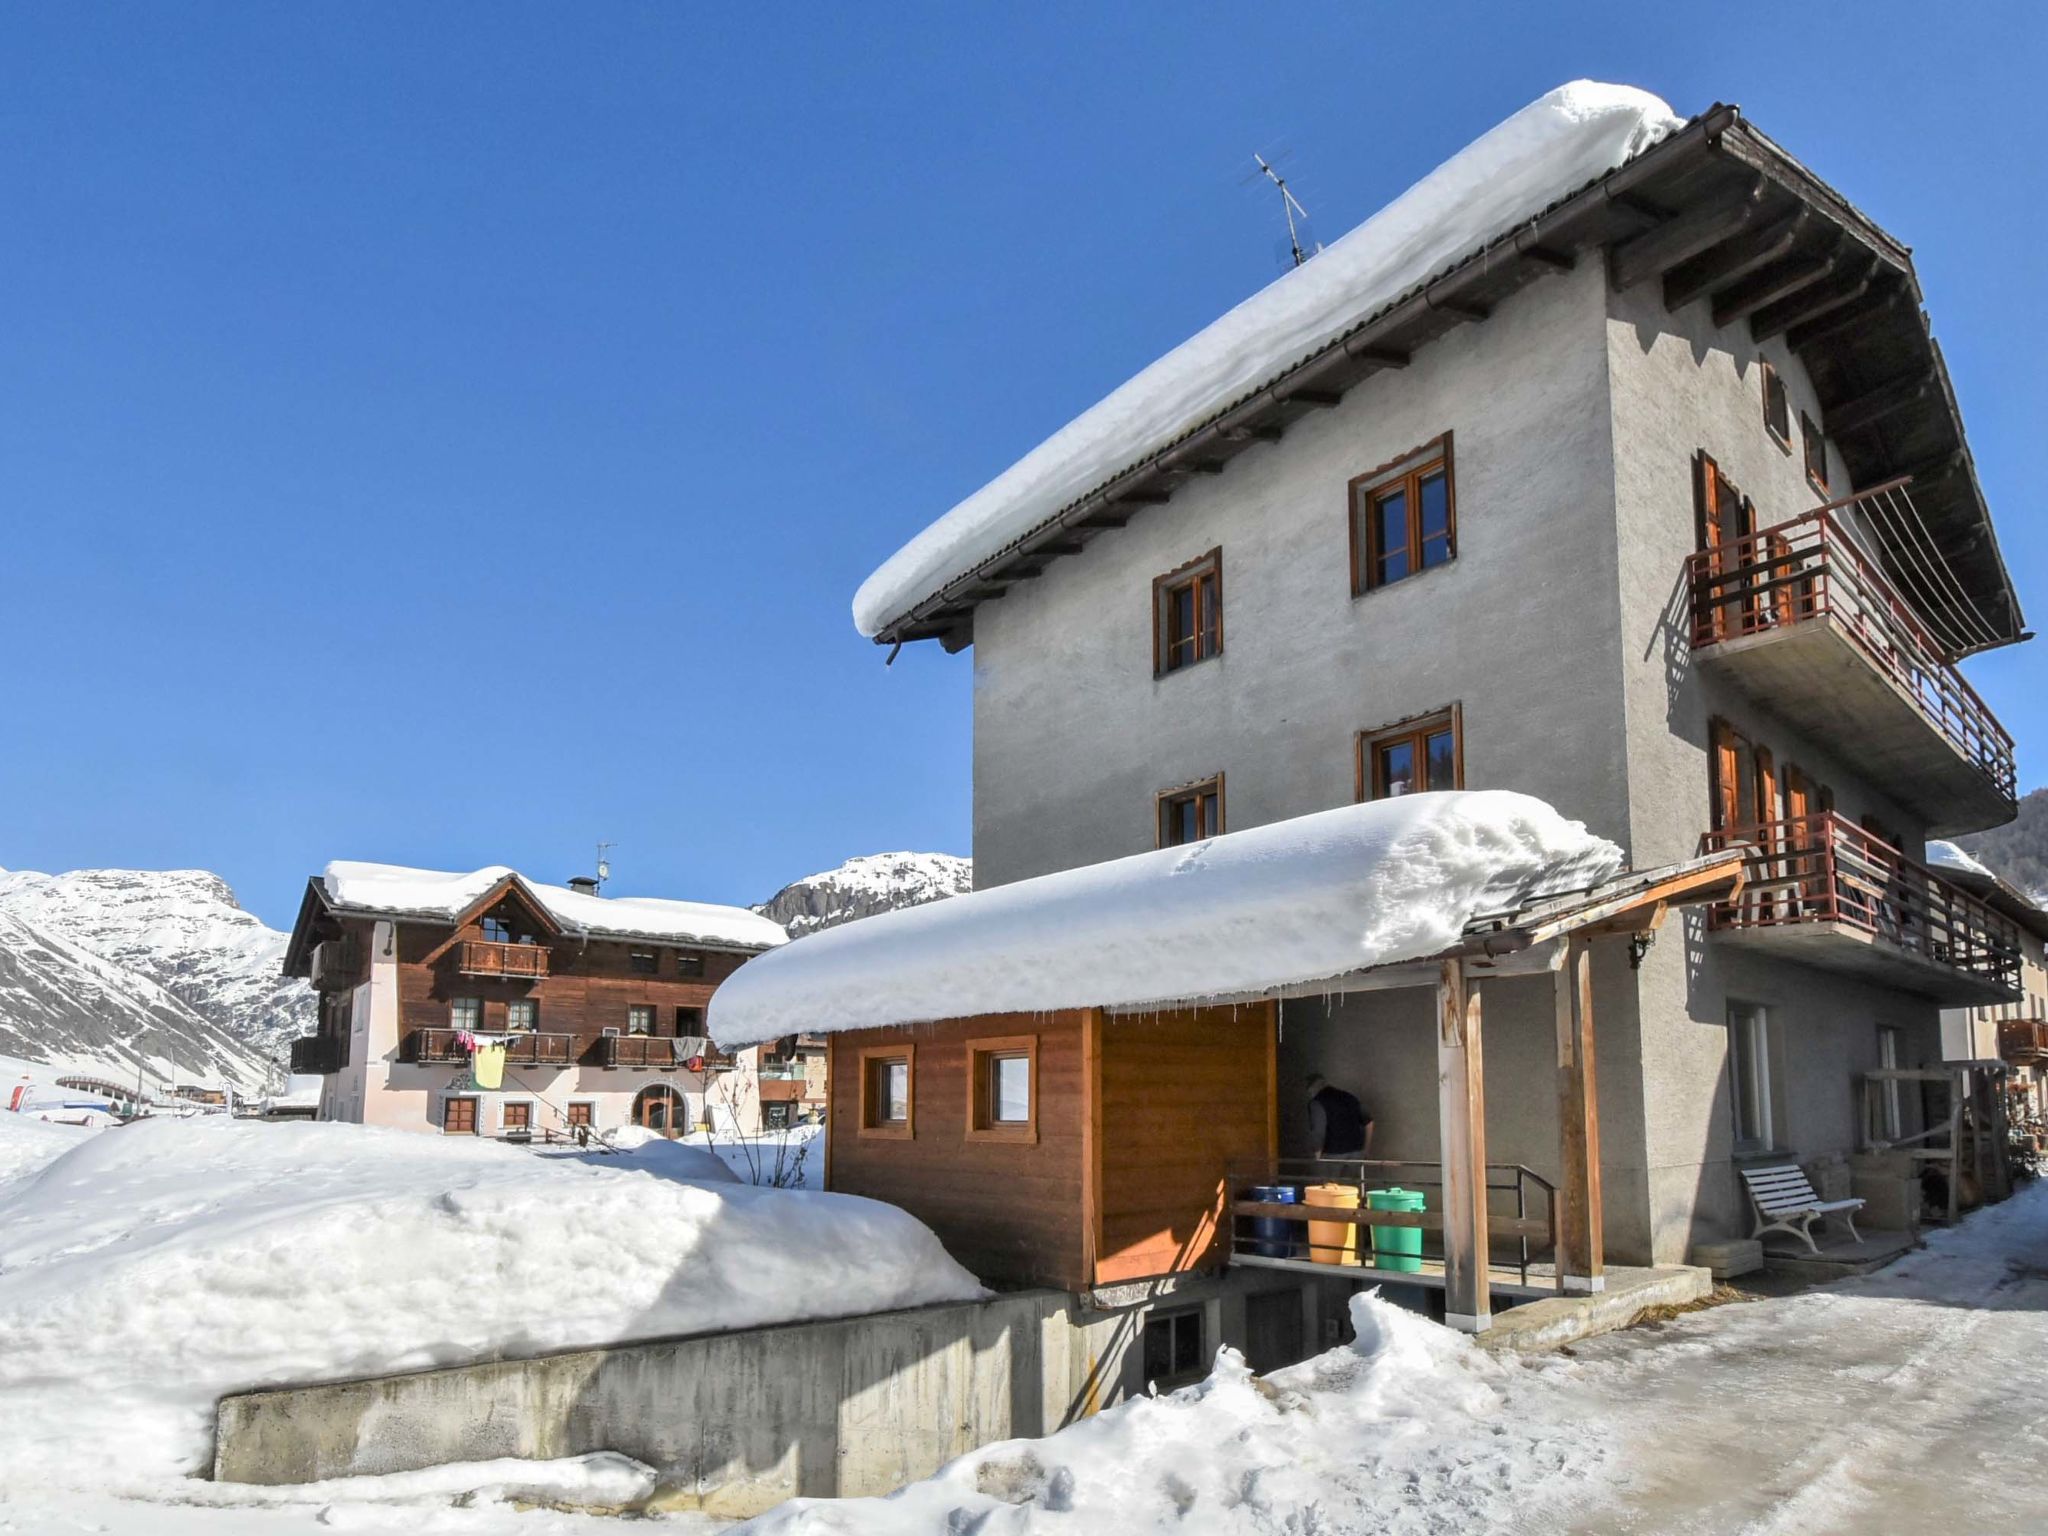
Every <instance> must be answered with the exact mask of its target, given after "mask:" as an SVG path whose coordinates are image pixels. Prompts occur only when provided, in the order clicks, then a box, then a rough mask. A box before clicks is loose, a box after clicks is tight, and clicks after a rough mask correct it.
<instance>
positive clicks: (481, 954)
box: [459, 939, 548, 978]
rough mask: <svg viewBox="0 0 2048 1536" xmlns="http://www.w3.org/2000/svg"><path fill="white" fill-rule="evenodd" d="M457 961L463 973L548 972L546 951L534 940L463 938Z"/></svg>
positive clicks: (533, 975) (528, 975)
mask: <svg viewBox="0 0 2048 1536" xmlns="http://www.w3.org/2000/svg"><path fill="white" fill-rule="evenodd" d="M459 964H460V966H461V969H462V974H463V975H465V976H512V977H520V978H538V977H541V976H545V975H547V973H548V952H547V951H546V950H545V949H543V948H542V947H541V946H540V945H538V944H499V943H496V942H493V941H492V940H489V939H464V940H463V941H462V955H461V958H460V961H459Z"/></svg>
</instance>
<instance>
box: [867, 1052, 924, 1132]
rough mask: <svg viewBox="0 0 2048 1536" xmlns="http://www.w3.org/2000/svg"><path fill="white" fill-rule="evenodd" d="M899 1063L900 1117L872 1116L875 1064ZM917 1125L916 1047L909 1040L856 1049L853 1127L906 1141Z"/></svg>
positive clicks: (873, 1110) (874, 1106)
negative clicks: (856, 1099)
mask: <svg viewBox="0 0 2048 1536" xmlns="http://www.w3.org/2000/svg"><path fill="white" fill-rule="evenodd" d="M898 1061H900V1062H902V1063H903V1119H902V1122H901V1123H900V1124H899V1123H898V1122H896V1121H894V1120H876V1119H875V1109H876V1103H875V1068H876V1067H877V1066H878V1065H881V1064H883V1063H885V1062H898ZM916 1126H917V1047H916V1046H915V1045H913V1044H911V1043H910V1042H909V1041H907V1040H906V1041H904V1042H903V1043H902V1044H900V1045H864V1046H862V1047H861V1050H860V1124H859V1125H858V1126H857V1127H856V1128H855V1129H856V1133H857V1134H858V1135H861V1136H869V1137H879V1138H881V1139H883V1140H887V1141H909V1140H911V1139H912V1138H913V1137H914V1136H915V1135H916Z"/></svg>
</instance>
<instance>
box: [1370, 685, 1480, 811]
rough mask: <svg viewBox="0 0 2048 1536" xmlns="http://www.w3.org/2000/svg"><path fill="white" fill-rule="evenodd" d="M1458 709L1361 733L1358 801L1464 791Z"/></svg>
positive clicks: (1418, 717)
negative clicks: (1423, 792) (1432, 790)
mask: <svg viewBox="0 0 2048 1536" xmlns="http://www.w3.org/2000/svg"><path fill="white" fill-rule="evenodd" d="M1462 715H1463V710H1462V709H1461V708H1460V707H1459V706H1458V705H1456V704H1453V705H1452V706H1451V707H1450V708H1449V709H1441V710H1437V711H1435V712H1433V713H1431V714H1427V715H1417V716H1415V717H1414V718H1413V719H1409V720H1398V721H1396V722H1394V723H1393V724H1392V725H1384V726H1381V727H1379V728H1378V729H1377V730H1371V731H1360V732H1359V733H1358V746H1357V752H1358V762H1357V765H1356V767H1357V771H1356V779H1357V786H1356V787H1357V795H1358V798H1359V799H1360V800H1387V799H1391V798H1393V797H1394V796H1396V795H1412V794H1414V793H1416V792H1417V791H1419V790H1431V789H1463V788H1464V787H1465V743H1464V732H1463V730H1462V729H1461V725H1460V721H1461V717H1462Z"/></svg>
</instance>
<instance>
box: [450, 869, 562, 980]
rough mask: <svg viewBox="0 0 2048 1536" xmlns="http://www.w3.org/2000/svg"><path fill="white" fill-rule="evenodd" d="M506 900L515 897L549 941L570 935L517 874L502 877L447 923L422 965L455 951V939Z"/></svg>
mask: <svg viewBox="0 0 2048 1536" xmlns="http://www.w3.org/2000/svg"><path fill="white" fill-rule="evenodd" d="M507 896H513V897H516V898H517V899H518V901H519V905H520V906H522V907H524V908H525V909H526V912H527V915H528V916H529V917H531V918H533V919H534V920H535V921H536V922H537V923H538V924H539V925H540V928H541V930H542V931H543V932H544V933H546V934H547V936H548V937H549V938H551V939H560V938H565V937H568V936H569V935H570V930H569V929H568V928H566V927H564V926H563V924H562V923H561V921H560V920H559V919H558V918H557V917H556V916H555V914H554V913H552V912H550V911H549V910H548V909H547V905H546V903H544V902H543V901H542V900H541V899H540V898H539V897H538V896H536V895H534V894H533V892H532V890H531V889H529V888H528V886H527V884H526V882H525V881H524V880H522V879H520V878H519V876H518V874H516V873H514V874H509V875H501V876H499V878H498V879H497V881H496V882H495V883H494V884H493V885H492V886H491V887H490V889H489V890H487V891H485V892H484V893H483V894H482V895H481V896H479V897H477V899H476V900H475V901H472V902H471V903H470V904H469V905H468V906H466V907H464V908H463V909H462V910H461V911H460V912H457V913H456V914H455V916H453V917H452V918H449V919H448V924H449V928H448V937H446V938H445V939H443V940H442V941H441V942H440V943H438V944H436V945H435V946H434V947H433V948H432V949H430V950H428V951H427V953H426V954H425V955H423V956H422V957H421V964H423V965H432V964H433V963H434V962H435V961H436V960H439V959H440V958H441V957H442V956H443V955H445V954H447V953H448V951H449V950H450V949H451V948H453V947H454V944H455V941H456V939H458V938H459V937H461V934H462V930H463V929H464V928H467V927H468V926H469V925H470V924H471V923H473V922H476V921H477V920H478V919H480V918H481V917H482V916H483V915H484V914H485V913H486V912H488V911H490V910H491V908H492V907H494V906H496V905H497V904H498V903H499V902H501V901H503V900H504V899H505V898H506V897H507ZM577 932H578V933H581V930H580V929H579V930H577Z"/></svg>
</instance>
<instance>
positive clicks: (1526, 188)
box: [853, 80, 1682, 636]
mask: <svg viewBox="0 0 2048 1536" xmlns="http://www.w3.org/2000/svg"><path fill="white" fill-rule="evenodd" d="M1680 126H1682V120H1681V119H1680V118H1678V117H1677V116H1675V115H1674V114H1673V112H1672V111H1671V108H1670V107H1669V106H1667V105H1666V104H1665V103H1664V102H1663V101H1662V100H1660V99H1659V98H1657V97H1655V96H1652V95H1650V94H1649V93H1648V92H1646V91H1639V90H1636V89H1634V88H1633V87H1630V86H1624V85H1603V84H1601V83H1599V82H1597V81H1593V80H1576V81H1573V82H1572V83H1571V84H1569V85H1562V86H1559V87H1558V88H1557V89H1556V90H1554V91H1551V92H1550V93H1549V94H1547V95H1545V96H1542V97H1539V98H1538V99H1537V100H1535V101H1533V102H1531V103H1530V104H1529V105H1528V106H1526V107H1524V108H1523V109H1522V110H1521V111H1519V112H1517V113H1516V114H1515V115H1514V116H1513V117H1510V118H1509V119H1508V120H1507V121H1506V122H1504V123H1501V124H1499V125H1498V126H1496V127H1494V128H1492V129H1491V130H1489V131H1488V132H1486V133H1484V134H1482V135H1481V136H1480V137H1479V138H1477V139H1475V140H1474V141H1473V142H1472V143H1471V144H1469V145H1467V146H1466V147H1465V148H1464V149H1462V150H1460V151H1459V152H1458V153H1457V154H1455V155H1453V156H1452V157H1451V158H1450V159H1449V160H1447V161H1445V162H1444V163H1443V164H1442V165H1440V166H1438V167H1437V168H1436V169H1435V170H1434V171H1432V172H1430V173H1429V175H1427V176H1425V177H1423V179H1422V180H1421V181H1419V182H1417V183H1416V184H1415V185H1414V186H1412V187H1410V188H1409V189H1408V190H1407V191H1406V192H1404V193H1402V194H1401V195H1400V196H1399V197H1397V198H1395V199H1394V201H1393V202H1391V203H1389V204H1387V206H1386V207H1384V208H1382V209H1381V210H1380V211H1379V212H1378V213H1376V214H1374V215H1373V216H1372V217H1371V218H1369V219H1367V220H1366V221H1365V222H1364V223H1363V224H1360V225H1359V226H1358V227H1357V228H1355V229H1353V230H1352V231H1350V233H1348V234H1346V235H1344V236H1343V237H1342V238H1341V239H1339V240H1337V241H1336V242H1334V243H1333V244H1331V245H1329V246H1328V247H1326V248H1325V249H1324V250H1323V251H1322V252H1321V254H1319V255H1318V256H1316V257H1315V259H1314V260H1312V261H1309V262H1306V263H1304V264H1303V265H1302V266H1299V267H1296V268H1295V269H1293V270H1292V271H1290V272H1288V273H1287V274H1286V275H1285V276H1283V277H1281V278H1279V279H1278V280H1277V281H1275V282H1273V283H1271V284H1270V285H1268V286H1267V287H1265V288H1263V289H1261V290H1260V291H1259V292H1258V293H1255V294H1253V295H1252V296H1251V297H1250V298H1249V299H1246V300H1245V301H1244V302H1243V303H1242V304H1240V305H1238V306H1237V307H1236V308H1235V309H1233V310H1231V311H1230V312H1229V313H1228V314H1226V315H1224V316H1223V317H1222V318H1221V319H1219V320H1216V321H1214V322H1212V323H1211V324H1210V325H1208V326H1206V327H1205V328H1204V329H1202V330H1201V331H1198V332H1197V333H1196V334H1195V335H1194V336H1193V337H1191V338H1190V339H1189V340H1187V341H1184V342H1182V343H1181V344H1180V345H1179V346H1178V347H1176V348H1174V350H1173V351H1171V352H1169V353H1167V354H1166V356H1164V357H1162V358H1160V359H1159V360H1158V361H1157V362H1155V363H1153V364H1152V365H1151V366H1150V367H1148V368H1146V369H1145V370H1144V371H1143V372H1141V373H1139V374H1138V375H1137V376H1136V377H1134V378H1132V379H1130V380H1129V381H1127V382H1126V383H1124V384H1123V385H1121V386H1119V387H1118V388H1117V389H1116V390H1114V391H1113V392H1112V393H1111V394H1110V395H1109V396H1108V397H1107V398H1105V399H1103V400H1102V401H1100V402H1099V403H1098V404H1096V405H1094V406H1093V407H1091V408H1090V409H1088V410H1087V411H1084V412H1083V413H1082V414H1081V415H1079V416H1077V417H1076V418H1075V419H1074V420H1073V421H1071V422H1069V423H1068V424H1067V425H1066V426H1064V427H1062V428H1061V429H1060V430H1059V431H1058V432H1055V433H1054V434H1053V435H1052V436H1051V437H1049V438H1047V439H1046V440H1045V441H1044V442H1043V443H1041V444H1039V445H1038V447H1036V448H1034V449H1032V451H1031V452H1030V453H1028V454H1026V455H1025V456H1024V457H1023V458H1021V459H1019V460H1018V461H1017V462H1016V463H1015V464H1013V465H1011V466H1010V468H1008V469H1007V470H1005V471H1004V472H1003V473H1002V474H1000V475H998V476H997V477H996V478H995V479H994V480H991V481H990V482H989V483H988V484H987V485H985V486H983V487H982V488H981V489H980V490H978V491H976V492H975V493H974V494H973V495H972V496H969V497H968V498H967V499H966V500H965V501H963V502H961V503H960V504H959V505H958V506H956V507H954V508H953V509H952V511H950V512H948V513H946V515H945V516H944V517H941V518H940V519H939V520H938V521H937V522H935V523H933V524H932V525H931V526H930V527H928V528H926V529H925V530H924V531H923V532H922V533H920V534H918V535H917V537H915V538H914V539H912V540H911V541H910V542H909V543H908V544H906V545H904V546H903V548H901V549H900V550H898V551H897V552H896V553H895V554H893V555H891V556H890V557H889V558H888V560H886V561H884V562H883V564H882V566H881V567H880V569H878V570H877V571H876V572H875V573H874V574H873V575H872V576H870V577H868V579H867V580H866V581H865V582H863V583H862V584H861V588H860V590H859V592H857V593H856V594H855V596H854V599H853V621H854V624H855V625H856V626H857V627H858V628H859V630H860V632H861V633H862V634H864V635H870V636H872V635H876V634H879V633H880V632H881V631H882V630H883V629H884V628H886V627H887V626H888V625H889V624H891V623H892V622H894V621H895V620H897V619H899V618H901V617H903V615H905V614H906V613H908V612H909V611H910V609H911V608H913V607H914V606H916V605H917V604H918V603H920V602H922V601H923V600H924V599H925V598H927V597H930V596H932V595H933V594H934V593H936V592H937V591H938V590H939V589H940V588H941V587H944V586H945V585H946V584H947V583H948V582H950V581H953V580H955V579H956V578H958V577H960V576H964V575H966V574H967V573H968V572H969V571H971V570H973V569H974V568H975V567H976V566H977V565H979V564H980V563H981V562H982V561H984V560H987V559H989V558H990V557H991V556H993V555H996V554H998V553H1000V552H1001V551H1002V550H1003V549H1004V548H1006V547H1007V546H1008V545H1009V544H1011V543H1012V542H1013V541H1015V540H1016V539H1019V538H1021V537H1023V536H1024V535H1025V534H1027V533H1029V532H1031V531H1032V530H1033V529H1034V528H1036V527H1038V526H1039V525H1040V524H1042V523H1044V522H1045V521H1046V520H1047V519H1049V518H1051V517H1053V516H1054V515H1055V514H1057V513H1058V512H1060V511H1061V510H1063V509H1064V508H1066V507H1067V506H1069V505H1071V504H1072V503H1074V502H1075V501H1078V500H1079V499H1081V498H1082V497H1084V496H1086V495H1087V494H1089V493H1090V492H1091V491H1093V490H1095V489H1096V488H1097V487H1099V486H1101V485H1102V484H1103V483H1105V482H1106V481H1108V480H1110V479H1112V478H1114V477H1115V476H1116V475H1117V474H1118V473H1120V472H1121V471H1122V470H1124V469H1125V468H1127V467H1128V466H1130V465H1131V464H1133V463H1136V462H1138V461H1139V460H1142V459H1144V458H1146V457H1147V456H1149V455H1151V454H1153V453H1156V452H1158V451H1159V450H1160V449H1162V448H1165V447H1167V446H1169V445H1170V444H1172V443H1174V442H1177V441H1178V440H1179V439H1180V438H1182V437H1184V436H1186V435H1187V434H1188V433H1189V432H1191V431H1193V430H1194V429H1195V428H1196V427H1198V426H1200V425H1201V424H1202V423H1203V422H1205V421H1207V420H1209V419H1211V418H1213V417H1215V416H1217V415H1218V414H1220V413H1221V412H1223V411H1225V410H1228V409H1229V408H1230V407H1231V406H1233V405H1235V404H1236V403H1237V402H1238V401H1240V400H1242V399H1244V398H1245V397H1246V396H1248V395H1250V394H1252V393H1254V392H1256V391H1257V390H1258V389H1260V388H1262V387H1263V386H1265V385H1266V384H1268V383H1270V382H1271V381H1272V380H1273V379H1274V378H1275V377H1276V376H1278V375H1279V374H1280V373H1282V372H1283V371H1285V370H1286V369H1288V368H1290V367H1292V366H1294V365H1295V364H1297V363H1299V362H1301V361H1302V360H1303V359H1304V358H1305V357H1307V356H1308V355H1309V354H1311V353H1313V352H1314V351H1316V350H1317V349H1318V348H1320V347H1322V346H1324V345H1326V344H1328V343H1330V342H1332V341H1334V340H1336V339H1338V338H1339V337H1341V336H1342V335H1343V334H1344V333H1345V332H1346V331H1348V330H1350V329H1351V328H1352V327H1354V326H1355V325H1357V324H1358V323H1359V322H1361V321H1363V320H1364V319H1366V318H1367V317H1369V316H1370V315H1371V314H1373V313H1375V312H1376V311H1378V310H1381V309H1383V308H1385V307H1386V306H1388V305H1389V304H1392V303H1393V302H1394V301H1395V300H1397V299H1399V298H1401V297H1402V296H1403V295H1404V294H1405V293H1407V292H1408V291H1409V290H1410V289H1412V288H1414V287H1415V286H1417V285H1418V284H1420V283H1422V282H1424V281H1425V280H1426V279H1429V278H1431V277H1434V276H1436V275H1437V274H1438V273H1440V272H1442V271H1443V270H1444V269H1446V268H1447V267H1450V266H1452V265H1455V264H1456V263H1457V262H1458V261H1459V260H1460V259H1462V258H1463V257H1465V256H1466V255H1468V254H1469V253H1471V252H1472V251H1474V250H1476V249H1478V248H1479V247H1481V246H1483V245H1485V244H1486V243H1487V242H1488V241H1490V240H1492V239H1494V238H1496V237H1497V236H1499V235H1501V234H1503V233H1506V232H1507V231H1509V230H1512V229H1513V228H1514V227H1515V226H1516V225H1517V224H1519V223H1521V222H1522V221H1523V220H1526V219H1528V218H1531V217H1533V216H1534V215H1535V214H1537V213H1539V212H1541V211H1542V210H1543V209H1544V208H1546V207H1548V206H1549V205H1550V204H1551V203H1553V202H1555V201H1556V200H1557V199H1558V198H1560V197H1562V196H1564V195H1565V194H1566V193H1568V192H1571V191H1574V190H1575V189H1577V188H1578V187H1580V186H1583V185H1584V184H1585V183H1587V182H1589V181H1592V180H1594V179H1595V178H1597V177H1600V176H1604V175H1606V174H1607V173H1608V172H1610V171H1612V170H1614V169H1615V168H1616V167H1618V166H1620V165H1622V164H1624V163H1625V162H1626V161H1628V160H1630V159H1632V158H1633V157H1635V156H1636V155H1638V154H1640V153H1642V151H1643V150H1645V149H1647V148H1649V147H1650V146H1651V145H1652V144H1654V143H1656V142H1657V141H1658V140H1660V139H1662V138H1663V137H1665V136H1666V135H1667V134H1669V133H1670V132H1672V131H1673V130H1674V129H1676V128H1678V127H1680Z"/></svg>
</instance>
